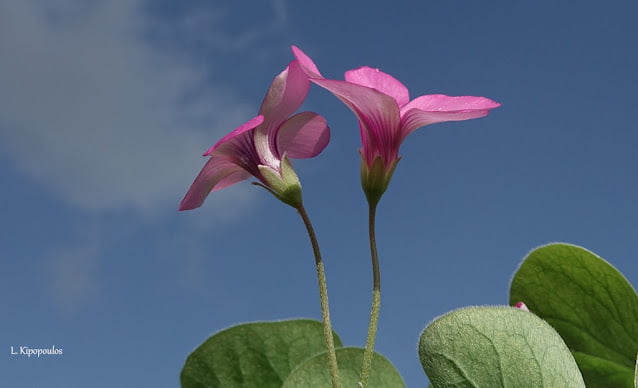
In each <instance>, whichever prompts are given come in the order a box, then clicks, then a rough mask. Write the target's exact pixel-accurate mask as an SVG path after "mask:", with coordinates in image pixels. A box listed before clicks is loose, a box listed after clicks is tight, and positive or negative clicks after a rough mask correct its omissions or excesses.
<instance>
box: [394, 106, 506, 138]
mask: <svg viewBox="0 0 638 388" xmlns="http://www.w3.org/2000/svg"><path fill="white" fill-rule="evenodd" d="M499 106H500V104H499V103H498V102H495V101H492V100H490V99H489V98H485V97H471V96H462V97H450V96H444V95H441V94H434V95H428V96H421V97H418V98H415V99H414V100H412V101H410V103H408V104H407V105H406V106H404V107H403V108H402V109H401V140H402V141H403V140H404V139H405V138H406V137H407V136H408V135H409V134H410V133H412V132H414V131H415V130H416V129H418V128H421V127H423V126H426V125H429V124H434V123H441V122H445V121H463V120H470V119H476V118H479V117H483V116H487V114H488V113H489V112H490V109H493V108H498V107H499Z"/></svg>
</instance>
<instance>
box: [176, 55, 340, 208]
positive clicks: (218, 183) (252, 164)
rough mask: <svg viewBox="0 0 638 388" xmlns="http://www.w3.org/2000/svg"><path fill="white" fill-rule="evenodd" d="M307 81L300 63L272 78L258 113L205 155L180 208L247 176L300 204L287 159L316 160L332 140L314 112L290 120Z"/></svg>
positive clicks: (192, 205)
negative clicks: (206, 157) (205, 157)
mask: <svg viewBox="0 0 638 388" xmlns="http://www.w3.org/2000/svg"><path fill="white" fill-rule="evenodd" d="M309 89H310V82H309V81H308V77H307V76H306V75H305V73H304V71H303V70H302V69H301V66H300V65H299V63H298V61H292V62H290V64H289V65H288V67H286V69H284V71H282V72H281V73H280V74H279V75H278V76H277V77H275V79H274V80H273V82H272V84H271V85H270V88H269V89H268V92H267V94H266V97H265V98H264V101H263V102H262V104H261V108H260V109H259V115H257V116H256V117H254V118H252V119H250V120H248V121H247V122H246V123H244V124H242V125H240V126H239V127H238V128H236V129H235V130H233V131H232V132H231V133H229V134H228V135H226V136H224V137H223V138H222V139H221V140H220V141H218V142H217V143H216V144H215V145H214V146H212V147H211V148H210V149H209V150H208V151H206V152H205V153H204V156H210V159H209V160H208V162H207V163H206V165H205V166H204V168H202V170H201V171H200V173H199V175H197V177H196V178H195V181H194V182H193V184H192V185H191V187H190V189H189V190H188V192H187V193H186V196H185V197H184V199H183V200H182V202H181V204H180V206H179V210H190V209H195V208H198V207H200V206H201V205H202V204H203V203H204V200H205V199H206V197H207V196H208V194H209V193H210V192H212V191H217V190H221V189H223V188H225V187H228V186H231V185H233V184H235V183H238V182H241V181H243V180H245V179H248V178H249V177H251V176H254V177H255V178H257V179H259V180H260V181H261V183H262V184H263V186H264V187H266V188H267V189H269V191H271V192H272V193H273V194H274V195H275V196H277V197H278V198H279V199H281V200H282V201H283V202H285V203H287V204H289V205H292V206H296V205H299V204H300V203H301V185H300V183H299V180H298V178H297V175H296V174H295V172H294V170H292V166H291V165H290V162H289V160H288V158H289V157H290V158H297V159H303V158H312V157H314V156H317V155H318V154H319V153H321V151H323V149H324V148H325V147H326V145H327V144H328V141H329V140H330V130H329V128H328V126H327V125H326V120H325V119H324V118H323V117H322V116H320V115H318V114H316V113H313V112H301V113H298V114H296V115H294V116H292V117H290V115H291V114H293V113H294V112H295V111H296V110H297V109H298V108H299V107H300V106H301V104H302V103H303V102H304V100H305V98H306V96H307V95H308V90H309Z"/></svg>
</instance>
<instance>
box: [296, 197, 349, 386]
mask: <svg viewBox="0 0 638 388" xmlns="http://www.w3.org/2000/svg"><path fill="white" fill-rule="evenodd" d="M297 211H298V212H299V215H300V216H301V219H302V220H303V222H304V225H305V226H306V230H307V231H308V237H310V243H311V244H312V251H313V253H314V255H315V264H316V267H317V280H318V282H319V299H320V301H321V318H322V320H323V336H324V339H325V341H326V350H327V351H328V367H329V368H330V378H331V379H332V387H333V388H341V382H340V380H339V367H338V365H337V354H336V352H335V344H334V337H333V335H332V325H331V324H330V309H329V307H328V287H327V285H326V273H325V271H324V268H323V261H322V260H321V252H320V251H319V243H318V242H317V236H316V235H315V231H314V228H313V227H312V224H311V223H310V218H309V217H308V213H306V209H305V208H304V206H303V204H299V206H298V207H297Z"/></svg>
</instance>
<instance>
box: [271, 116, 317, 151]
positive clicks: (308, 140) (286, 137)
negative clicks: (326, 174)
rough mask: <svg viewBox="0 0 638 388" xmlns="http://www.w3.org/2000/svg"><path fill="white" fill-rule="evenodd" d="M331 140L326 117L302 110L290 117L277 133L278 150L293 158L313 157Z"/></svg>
mask: <svg viewBox="0 0 638 388" xmlns="http://www.w3.org/2000/svg"><path fill="white" fill-rule="evenodd" d="M329 141H330V129H329V128H328V125H327V124H326V119H324V118H323V116H320V115H318V114H316V113H313V112H302V113H299V114H296V115H294V116H292V117H291V118H289V119H288V120H287V121H286V122H285V123H284V124H283V125H282V126H281V127H280V128H279V131H278V133H277V150H278V151H279V154H280V156H283V154H284V153H286V154H287V155H288V156H289V157H291V158H296V159H305V158H312V157H315V156H317V155H319V154H320V153H321V151H323V149H324V148H326V146H327V145H328V142H329Z"/></svg>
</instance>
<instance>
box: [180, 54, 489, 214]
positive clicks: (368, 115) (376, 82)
mask: <svg viewBox="0 0 638 388" xmlns="http://www.w3.org/2000/svg"><path fill="white" fill-rule="evenodd" d="M292 51H293V53H294V55H295V57H296V59H295V60H293V61H292V62H290V64H289V65H288V67H286V69H284V71H283V72H281V73H280V74H279V75H278V76H277V77H275V79H274V80H273V82H272V84H271V85H270V88H269V89H268V92H267V93H266V97H265V98H264V101H263V102H262V105H261V108H260V109H259V114H258V115H257V116H256V117H254V118H252V119H250V120H248V121H247V122H246V123H244V124H242V125H240V126H239V127H238V128H236V129H235V130H233V131H232V132H231V133H229V134H228V135H226V136H224V137H223V138H222V139H221V140H219V141H218V142H217V143H216V144H215V145H213V146H212V147H211V148H210V149H209V150H208V151H206V152H205V153H204V156H210V159H209V161H208V162H207V163H206V165H205V166H204V168H202V170H201V172H200V173H199V175H198V176H197V177H196V178H195V181H194V182H193V184H192V185H191V187H190V189H189V190H188V192H187V193H186V196H185V197H184V199H183V200H182V202H181V204H180V207H179V209H180V210H189V209H195V208H198V207H200V206H201V205H202V204H203V202H204V200H205V199H206V197H207V196H208V194H209V193H211V192H213V191H217V190H221V189H223V188H225V187H228V186H231V185H233V184H235V183H238V182H240V181H243V180H245V179H248V178H249V177H251V176H254V177H255V178H257V179H258V180H259V181H260V182H261V183H260V184H261V185H262V186H263V187H265V188H266V189H268V190H269V191H270V192H271V193H273V194H274V195H275V196H276V197H277V198H279V199H280V200H282V201H283V202H284V203H287V204H289V205H291V206H293V207H295V208H297V207H299V206H300V205H301V185H300V183H299V179H298V178H297V175H296V174H295V172H294V170H293V169H292V166H291V164H290V161H289V159H288V158H297V159H303V158H312V157H315V156H317V155H318V154H320V153H321V151H323V149H324V148H325V147H326V146H327V145H328V142H329V139H330V129H329V128H328V126H327V124H326V120H325V118H324V117H322V116H320V115H318V114H316V113H313V112H301V113H298V114H295V115H294V116H291V115H292V114H293V113H294V112H295V111H296V110H297V109H298V108H299V107H300V106H301V104H302V103H303V102H304V100H305V98H306V96H307V95H308V91H309V90H310V83H311V82H312V83H315V84H317V85H319V86H321V87H322V88H324V89H327V90H328V91H330V92H331V93H332V94H334V95H335V96H336V97H337V98H339V99H340V100H341V101H342V102H343V103H344V104H345V105H346V106H348V108H350V109H351V110H352V111H353V112H354V114H355V115H356V116H357V118H358V120H359V129H360V134H361V144H362V147H361V150H360V153H361V158H362V161H361V179H362V185H363V189H364V192H365V193H366V196H367V198H368V201H370V202H374V203H376V202H378V200H379V199H380V198H381V195H382V194H383V193H384V192H385V190H386V188H387V186H388V184H389V182H390V179H391V178H392V174H393V172H394V169H395V167H396V165H397V163H398V161H399V159H400V158H399V147H400V146H401V143H402V142H403V141H404V140H405V138H406V137H407V136H408V135H409V134H410V133H412V132H413V131H415V130H416V129H418V128H420V127H423V126H425V125H429V124H434V123H439V122H444V121H461V120H468V119H474V118H479V117H483V116H486V115H487V114H488V113H489V111H490V109H494V108H497V107H499V106H500V104H499V103H497V102H495V101H492V100H490V99H488V98H484V97H472V96H462V97H450V96H445V95H440V94H434V95H424V96H420V97H417V98H415V99H413V100H411V101H410V97H409V93H408V89H407V88H406V87H405V85H403V84H402V83H401V82H400V81H398V80H397V79H395V78H394V77H392V76H391V75H389V74H386V73H384V72H382V71H380V70H379V69H373V68H370V67H366V66H364V67H360V68H358V69H355V70H350V71H347V72H346V73H345V81H340V80H332V79H326V78H324V77H323V76H322V75H321V72H320V71H319V69H318V68H317V66H316V65H315V63H314V62H313V61H312V59H310V57H308V56H307V55H306V54H305V53H304V52H303V51H301V50H300V49H299V48H297V47H295V46H293V47H292Z"/></svg>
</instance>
